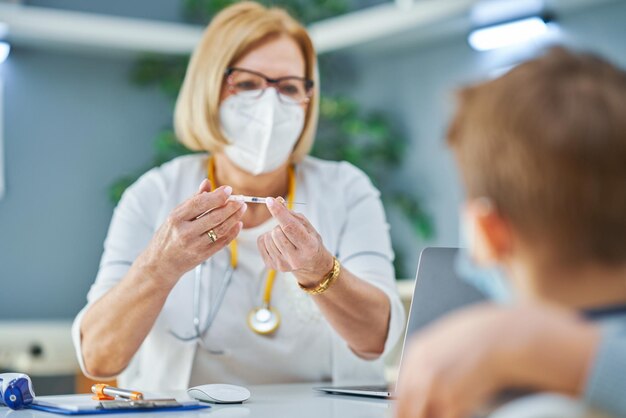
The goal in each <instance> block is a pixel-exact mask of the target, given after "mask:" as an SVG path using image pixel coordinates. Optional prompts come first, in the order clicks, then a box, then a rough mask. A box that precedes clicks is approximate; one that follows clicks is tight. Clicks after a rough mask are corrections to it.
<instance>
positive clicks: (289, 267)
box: [257, 198, 333, 286]
mask: <svg viewBox="0 0 626 418" xmlns="http://www.w3.org/2000/svg"><path fill="white" fill-rule="evenodd" d="M267 208H268V209H269V211H270V213H271V214H272V216H273V217H274V218H276V220H277V221H278V226H276V227H275V228H274V229H273V230H271V231H269V232H266V233H265V234H263V235H261V236H260V237H259V238H258V240H257V244H258V247H259V251H260V252H261V256H262V257H263V260H264V261H265V265H266V266H267V267H268V268H270V269H274V270H278V271H282V272H288V271H289V272H293V273H294V275H295V276H296V278H297V279H298V281H299V282H300V284H302V285H303V286H314V285H316V284H317V283H319V281H320V280H321V279H322V278H323V277H324V275H326V274H327V273H328V272H329V271H330V270H331V269H332V268H333V256H332V255H331V253H330V252H329V251H328V250H327V249H326V248H325V247H324V244H323V243H322V237H321V236H320V235H319V234H318V233H317V231H316V230H315V228H313V226H312V225H311V223H310V222H309V221H308V219H306V218H305V217H304V215H302V214H299V213H294V212H291V211H290V210H289V209H287V208H286V207H285V205H283V204H281V203H280V202H279V201H278V200H276V199H272V198H269V199H268V202H267Z"/></svg>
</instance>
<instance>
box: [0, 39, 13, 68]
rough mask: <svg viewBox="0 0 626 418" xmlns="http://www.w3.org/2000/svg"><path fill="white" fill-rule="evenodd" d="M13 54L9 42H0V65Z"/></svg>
mask: <svg viewBox="0 0 626 418" xmlns="http://www.w3.org/2000/svg"><path fill="white" fill-rule="evenodd" d="M10 52H11V45H9V44H8V43H7V42H2V41H0V64H2V63H3V62H4V61H6V59H7V58H8V57H9V53H10Z"/></svg>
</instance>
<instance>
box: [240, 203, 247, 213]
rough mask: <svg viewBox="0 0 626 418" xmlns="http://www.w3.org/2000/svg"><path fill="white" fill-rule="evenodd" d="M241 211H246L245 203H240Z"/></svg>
mask: <svg viewBox="0 0 626 418" xmlns="http://www.w3.org/2000/svg"><path fill="white" fill-rule="evenodd" d="M240 210H241V212H242V213H246V211H247V210H248V205H246V204H245V203H244V204H242V205H241V209H240Z"/></svg>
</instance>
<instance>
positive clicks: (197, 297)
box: [72, 2, 404, 390]
mask: <svg viewBox="0 0 626 418" xmlns="http://www.w3.org/2000/svg"><path fill="white" fill-rule="evenodd" d="M318 102H319V85H318V80H317V71H316V57H315V52H314V49H313V46H312V43H311V40H310V38H309V36H308V34H307V32H306V30H305V29H304V28H303V27H302V26H301V25H300V24H299V23H298V22H296V21H295V20H293V19H292V18H291V17H290V16H289V15H288V14H287V13H285V12H284V11H283V10H280V9H267V8H265V7H263V6H261V5H258V4H256V3H251V2H245V3H239V4H237V5H234V6H231V7H229V8H227V9H225V10H223V11H222V12H221V13H220V14H218V15H217V16H216V17H215V18H214V20H213V21H212V23H211V24H210V25H209V27H208V28H207V30H206V31H205V33H204V35H203V37H202V40H201V42H200V44H199V45H198V47H197V48H196V51H195V52H194V54H193V56H192V58H191V61H190V64H189V67H188V70H187V74H186V77H185V81H184V83H183V86H182V90H181V92H180V95H179V97H178V101H177V104H176V110H175V127H176V132H177V136H178V138H179V139H180V141H181V142H182V143H183V144H185V145H186V146H187V147H189V148H191V149H193V150H197V151H205V152H204V153H198V154H193V155H190V156H184V157H179V158H176V159H174V160H173V161H171V162H169V163H167V164H164V165H163V166H161V167H158V168H155V169H153V170H150V171H149V172H147V173H146V174H145V175H143V176H142V177H141V178H140V179H139V180H138V181H137V182H136V183H135V184H134V185H133V186H131V187H130V188H129V189H128V190H127V191H126V193H125V194H124V196H123V198H122V200H121V202H120V203H119V205H118V206H117V208H116V209H115V213H114V215H113V219H112V221H111V225H110V228H109V232H108V236H107V238H106V241H105V245H104V254H103V256H102V260H101V263H100V268H99V271H98V275H97V278H96V281H95V283H94V285H93V286H92V288H91V290H90V292H89V294H88V297H87V299H88V303H87V306H86V307H85V308H84V309H83V310H82V311H81V312H80V313H79V314H78V316H77V317H76V319H75V322H74V326H73V330H72V332H73V339H74V344H75V347H76V351H77V356H78V359H79V362H80V365H81V368H82V370H83V372H84V373H85V374H86V375H87V376H90V377H92V378H99V379H102V378H113V377H117V378H118V380H119V383H120V385H127V386H128V387H132V388H138V389H141V390H151V389H152V390H177V389H184V388H186V387H189V386H194V385H198V384H204V383H212V382H222V383H235V384H237V383H238V384H261V383H287V382H305V381H333V382H335V383H338V382H339V383H347V382H350V383H353V382H373V381H375V382H379V381H382V380H383V364H382V360H381V359H380V357H381V355H382V354H383V353H385V352H386V351H387V350H388V349H390V348H391V347H393V345H394V344H395V342H396V341H397V340H398V338H399V336H400V334H401V330H402V328H403V318H404V315H403V312H402V305H401V303H400V300H399V297H398V295H397V293H396V289H395V282H394V270H393V266H392V259H393V253H392V250H391V246H390V239H389V234H388V225H387V223H386V221H385V216H384V213H383V207H382V205H381V202H380V199H379V193H378V192H377V190H375V188H374V187H373V186H372V184H371V183H370V181H369V180H368V179H367V177H366V176H365V175H364V174H363V173H362V172H361V171H359V170H358V169H357V168H355V167H353V166H352V165H350V164H348V163H344V162H341V163H336V162H327V161H321V160H318V159H314V158H311V157H307V156H306V154H307V153H308V151H309V149H310V148H311V145H312V142H313V138H314V135H315V129H316V123H317V116H318ZM237 195H247V196H261V197H266V196H276V197H277V198H276V199H271V198H270V199H267V201H266V202H265V204H257V203H248V204H246V203H244V202H241V201H240V199H239V200H238V198H237V197H236V196H237ZM293 209H296V210H297V212H299V213H297V212H296V211H294V210H293Z"/></svg>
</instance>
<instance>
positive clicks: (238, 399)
mask: <svg viewBox="0 0 626 418" xmlns="http://www.w3.org/2000/svg"><path fill="white" fill-rule="evenodd" d="M187 393H188V394H189V396H191V397H192V398H194V399H197V400H199V401H203V402H211V403H242V402H244V401H247V400H248V399H250V391H249V390H248V389H246V388H244V387H242V386H235V385H227V384H222V383H212V384H208V385H200V386H194V387H192V388H189V389H187Z"/></svg>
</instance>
